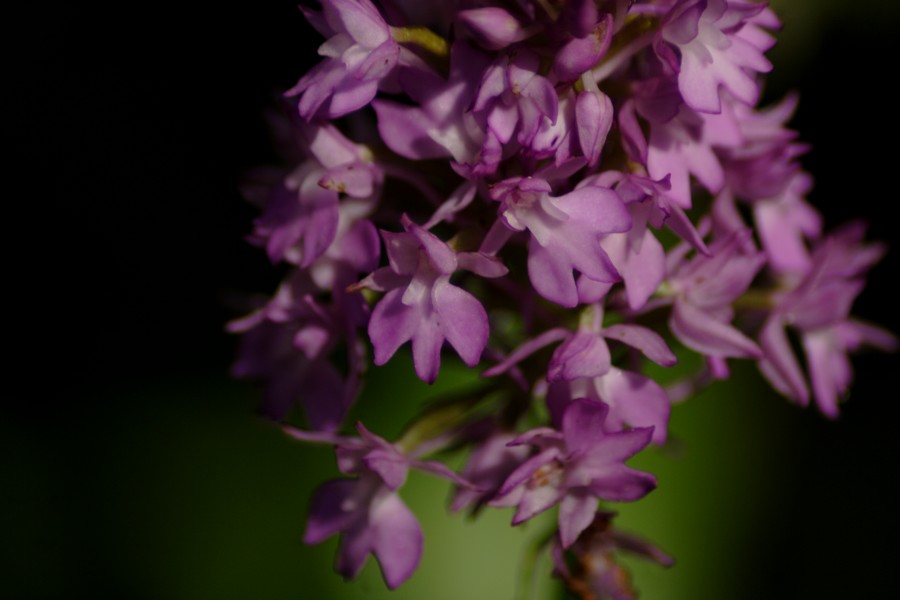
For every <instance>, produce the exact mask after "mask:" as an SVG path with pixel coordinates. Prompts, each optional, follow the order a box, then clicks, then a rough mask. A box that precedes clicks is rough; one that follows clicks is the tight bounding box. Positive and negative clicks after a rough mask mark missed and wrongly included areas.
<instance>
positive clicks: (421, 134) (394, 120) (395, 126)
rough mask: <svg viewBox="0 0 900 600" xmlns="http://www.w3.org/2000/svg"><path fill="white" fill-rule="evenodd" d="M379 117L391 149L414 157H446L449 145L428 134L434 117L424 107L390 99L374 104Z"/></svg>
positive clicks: (379, 130)
mask: <svg viewBox="0 0 900 600" xmlns="http://www.w3.org/2000/svg"><path fill="white" fill-rule="evenodd" d="M372 107H373V108H374V109H375V114H376V115H377V116H378V133H380V134H381V139H382V140H384V143H385V144H387V146H388V148H390V149H391V150H393V151H394V152H396V153H397V154H399V155H400V156H403V157H404V158H409V159H412V160H426V159H430V158H444V157H447V156H449V155H450V152H448V151H447V149H446V148H444V147H443V146H441V145H440V144H438V143H437V142H435V141H434V140H432V139H431V137H430V136H429V135H428V129H427V128H428V124H429V121H430V119H429V118H428V117H427V116H426V115H425V113H424V112H423V111H422V109H419V108H412V107H408V106H404V105H402V104H396V103H394V102H390V101H388V100H376V101H375V102H373V103H372Z"/></svg>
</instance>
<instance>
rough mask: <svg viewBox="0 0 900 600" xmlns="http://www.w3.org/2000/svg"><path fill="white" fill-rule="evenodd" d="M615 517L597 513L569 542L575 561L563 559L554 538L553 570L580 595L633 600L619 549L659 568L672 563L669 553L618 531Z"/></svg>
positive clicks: (629, 577) (561, 551) (628, 575)
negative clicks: (572, 541) (614, 523)
mask: <svg viewBox="0 0 900 600" xmlns="http://www.w3.org/2000/svg"><path fill="white" fill-rule="evenodd" d="M614 516H615V514H614V513H610V512H598V513H597V515H596V517H595V518H594V521H593V522H592V523H591V524H590V526H589V527H588V528H587V529H585V530H584V532H583V533H582V534H581V535H580V536H579V537H578V539H577V540H576V541H575V543H574V544H572V545H571V546H570V547H569V549H568V552H569V553H570V554H572V555H573V556H574V557H575V558H576V560H575V562H574V563H572V564H570V563H569V562H567V561H566V558H565V555H566V550H565V549H564V547H563V546H562V544H561V543H560V541H559V539H558V538H557V539H555V540H554V544H553V549H552V556H553V563H554V573H555V574H556V575H558V576H559V577H561V578H562V580H563V581H564V582H565V584H566V586H567V587H568V588H569V589H570V590H572V591H573V592H574V593H576V594H578V595H580V596H581V597H583V598H596V599H598V600H635V599H636V598H637V597H638V595H637V592H636V591H635V590H634V588H633V587H632V583H631V575H630V573H629V572H628V570H627V569H626V568H625V567H624V566H623V565H622V564H620V562H619V561H618V560H616V555H617V554H618V552H620V551H624V552H625V553H628V554H633V555H635V556H639V557H641V558H644V559H647V560H651V561H653V562H655V563H657V564H658V565H661V566H663V567H670V566H672V565H673V564H674V562H675V561H673V560H672V559H671V558H670V557H669V556H667V555H666V554H664V553H663V552H662V551H661V550H659V548H657V547H656V546H654V545H652V544H650V543H649V542H647V541H646V540H643V539H640V538H638V537H635V536H633V535H630V534H627V533H624V532H621V531H619V530H617V529H616V528H615V527H613V525H612V519H613V517H614Z"/></svg>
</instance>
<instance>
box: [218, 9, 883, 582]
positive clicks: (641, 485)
mask: <svg viewBox="0 0 900 600" xmlns="http://www.w3.org/2000/svg"><path fill="white" fill-rule="evenodd" d="M302 11H303V14H304V16H305V17H306V18H307V20H308V21H309V22H310V24H311V25H312V26H313V27H314V28H315V29H316V30H317V31H318V32H320V33H321V34H322V35H323V36H324V38H325V41H324V43H323V44H322V45H321V46H320V47H319V54H320V55H321V56H322V61H321V62H319V63H318V64H317V65H316V66H315V67H313V69H312V70H311V71H309V73H307V74H306V75H304V76H303V77H302V78H301V79H300V81H299V82H298V83H297V85H296V86H294V88H292V89H291V90H290V91H289V92H288V93H287V97H288V98H289V99H290V101H291V103H292V111H291V112H292V114H291V116H290V117H289V118H288V120H287V121H288V122H287V123H286V124H285V125H284V128H283V131H282V133H283V134H284V135H283V137H284V138H285V139H286V140H289V141H290V144H291V149H292V151H291V154H292V156H291V158H292V160H293V161H294V163H293V164H292V165H291V166H290V167H289V168H287V169H286V170H277V171H266V172H264V173H262V175H263V176H264V177H263V178H264V179H265V180H266V185H264V186H258V188H254V189H255V190H256V193H254V194H253V197H254V198H253V199H254V200H256V201H257V202H258V203H259V204H260V205H261V209H262V213H261V216H260V217H259V218H258V219H257V220H256V222H255V224H254V230H253V233H252V235H251V241H252V242H254V243H256V244H258V245H260V246H262V247H264V248H265V250H266V252H267V253H268V256H269V258H270V259H271V260H272V261H273V262H278V263H286V264H287V265H288V274H287V276H286V278H285V281H284V283H283V284H282V285H281V286H280V288H279V289H278V291H277V292H276V293H275V295H274V296H273V298H272V299H271V300H269V301H268V302H266V303H265V304H263V305H261V306H260V307H259V308H258V309H257V310H256V311H255V312H253V313H252V314H250V315H249V316H246V317H244V318H242V319H239V320H236V321H234V322H232V323H231V324H230V326H229V327H230V329H231V330H233V331H235V332H240V333H242V334H243V338H242V345H241V348H240V352H239V358H238V360H237V362H236V364H235V366H234V372H235V374H236V375H238V376H242V377H252V378H257V379H260V380H262V381H263V382H264V383H265V386H266V387H265V389H266V391H265V402H264V412H265V413H266V414H267V415H268V416H269V417H271V418H273V419H275V420H278V421H282V422H286V421H287V419H289V418H290V415H291V412H292V410H293V408H294V407H295V406H299V407H301V408H302V411H303V415H304V417H303V418H305V426H304V428H303V429H299V428H295V427H292V426H288V425H285V429H286V431H288V433H290V435H292V436H293V437H294V438H296V439H298V440H302V441H307V442H320V443H329V444H334V445H335V446H336V452H337V459H338V466H339V469H340V471H341V472H342V473H343V474H344V475H346V476H348V478H345V479H339V480H335V481H331V482H328V483H326V484H324V485H323V486H322V487H321V488H320V489H319V490H318V492H317V493H316V494H315V496H314V498H313V500H312V506H311V509H310V514H309V521H308V525H307V531H306V535H305V541H306V542H307V543H318V542H320V541H322V540H324V539H326V538H328V537H330V536H332V535H335V534H339V535H340V536H341V544H340V548H339V550H338V559H337V567H336V568H337V570H338V571H339V572H340V573H341V574H342V575H344V576H345V577H354V576H355V575H356V574H357V573H359V571H360V569H361V568H362V566H363V564H364V562H365V560H366V558H367V556H368V555H369V554H372V555H374V556H375V557H376V559H377V560H378V561H379V563H380V565H381V569H382V572H383V574H384V578H385V581H386V583H387V585H388V586H389V587H391V588H393V587H396V586H398V585H400V584H402V583H403V582H404V581H405V580H406V579H408V578H409V577H410V576H411V575H412V574H413V572H414V571H415V569H416V566H417V565H418V562H419V558H420V556H421V553H422V549H423V537H422V532H421V529H420V527H419V524H418V522H417V520H416V517H415V516H414V515H413V513H412V512H411V511H410V510H409V508H407V507H406V505H405V504H404V503H403V501H402V499H401V498H400V496H399V494H398V491H399V490H400V488H401V487H402V485H403V483H404V481H405V479H406V475H407V471H408V470H409V469H410V468H414V469H420V470H425V471H428V472H430V473H433V474H436V475H439V476H441V477H444V478H446V479H448V480H450V481H451V482H453V483H454V485H455V486H456V487H457V489H456V493H455V495H454V498H453V502H452V508H453V509H454V510H460V509H463V508H469V509H471V510H473V511H476V510H482V509H484V508H485V507H515V515H514V517H513V525H518V524H520V523H523V522H525V521H527V520H529V519H531V518H532V517H533V516H535V515H537V514H539V513H542V512H544V511H547V510H548V509H550V508H552V507H555V506H558V534H557V535H556V536H555V538H554V539H553V541H552V544H551V545H552V552H553V556H554V559H555V562H556V572H557V574H558V575H559V576H560V577H562V578H563V580H564V581H565V582H566V583H567V584H568V585H569V587H570V588H571V589H572V590H573V591H574V592H576V593H579V594H582V595H583V596H584V597H593V598H631V597H633V592H632V590H631V589H630V586H629V585H627V577H625V576H624V575H623V574H624V571H623V567H621V566H620V565H619V564H618V563H617V562H616V558H615V555H616V552H617V551H619V550H625V551H630V552H633V553H637V554H639V555H642V556H644V557H646V558H650V559H652V560H654V561H656V562H658V563H660V564H665V565H668V564H670V563H671V560H670V559H669V558H668V557H666V556H665V555H663V554H662V553H661V552H659V551H658V550H656V549H655V548H653V547H652V546H651V545H649V544H648V543H646V542H643V541H641V540H637V539H636V538H633V537H631V536H629V535H628V534H624V533H621V532H618V531H617V530H615V529H614V528H613V526H612V524H611V519H612V516H611V513H609V512H607V511H606V510H604V509H603V508H602V506H604V503H606V502H630V501H634V500H638V499H640V498H642V497H643V496H644V495H646V494H647V493H649V492H650V491H652V490H653V489H654V487H655V486H656V480H655V479H654V477H653V476H652V475H650V474H649V473H644V472H641V471H638V470H635V469H633V468H631V467H628V466H626V464H625V462H626V461H627V460H628V459H629V458H631V457H632V456H634V455H635V454H637V453H638V452H640V451H642V450H643V449H645V448H647V447H648V446H650V445H651V444H662V443H664V442H665V441H666V434H667V427H668V420H669V413H670V408H671V403H672V401H676V400H677V401H680V400H683V399H684V398H685V397H686V396H688V395H690V394H692V393H695V392H696V391H697V390H698V389H700V387H701V386H703V385H706V384H708V383H709V382H710V381H712V380H715V379H723V378H727V377H728V375H729V366H728V360H729V359H732V360H733V359H749V360H753V361H756V362H757V364H758V365H759V369H760V371H761V373H762V374H763V376H764V377H765V378H766V379H767V380H768V381H769V382H770V383H771V385H772V386H773V387H774V388H775V389H776V390H777V391H779V392H780V393H782V394H783V395H785V396H786V397H788V398H789V399H791V400H793V401H794V402H797V403H799V404H802V405H806V404H808V403H809V401H810V399H811V398H813V399H814V400H815V402H816V404H817V406H818V408H819V410H820V411H821V412H822V413H823V414H824V415H826V416H827V417H831V418H833V417H836V416H837V415H838V404H839V400H840V399H841V396H842V395H844V394H845V392H846V391H847V389H848V386H849V385H850V383H851V379H852V371H851V366H850V362H849V360H848V353H850V352H852V351H854V350H856V349H857V348H859V347H860V346H862V345H870V346H874V347H877V348H881V349H884V350H891V349H894V348H895V347H896V345H897V343H896V339H895V338H894V336H892V335H891V334H889V333H888V332H886V331H884V330H882V329H879V328H878V327H876V326H874V325H870V324H866V323H863V322H861V321H859V320H857V319H855V318H853V317H851V316H850V311H851V307H852V304H853V301H854V299H855V298H856V296H857V295H858V294H859V293H860V292H861V291H862V289H863V287H864V278H865V275H866V272H867V270H868V269H869V268H870V267H871V266H872V265H873V264H874V263H875V262H876V261H878V259H879V258H880V257H881V256H882V254H883V252H884V249H883V247H882V246H881V245H878V244H872V243H867V242H865V240H864V228H863V226H862V225H861V224H854V225H851V226H849V227H845V228H844V229H841V230H839V231H837V232H835V233H831V234H828V233H825V232H824V231H823V227H822V223H821V218H820V216H819V214H818V212H817V211H816V209H815V208H814V207H812V206H811V205H810V204H809V203H807V201H806V200H805V198H804V196H805V195H806V193H807V192H808V191H809V190H810V188H811V178H810V176H809V175H808V174H807V173H805V172H804V171H803V169H802V167H801V166H800V163H799V162H798V157H799V156H800V155H802V154H803V153H804V152H805V151H806V150H807V148H806V146H805V145H804V144H802V143H800V142H798V141H797V135H796V133H795V132H793V131H791V130H790V129H788V128H787V127H786V122H787V121H788V120H789V118H790V117H791V115H792V113H793V110H794V108H795V105H796V100H795V98H793V97H789V98H788V99H786V100H785V101H783V102H782V103H780V104H778V105H776V106H774V107H770V108H765V109H758V108H757V107H756V104H757V102H758V99H759V96H760V80H761V79H760V78H761V76H762V74H764V73H766V72H768V71H769V70H770V69H771V64H770V63H769V61H768V60H767V59H766V57H765V52H766V51H767V50H768V49H769V48H770V47H771V46H772V45H773V44H774V38H773V37H772V35H771V32H772V31H773V30H776V29H777V28H778V27H779V22H778V20H777V18H776V17H775V15H774V14H773V13H772V11H771V10H770V9H769V8H767V6H766V5H765V4H764V3H758V2H751V1H750V0H565V1H563V0H505V1H504V0H488V1H474V0H455V1H447V2H435V3H414V2H408V1H406V0H383V1H382V2H378V3H375V2H374V1H370V0H321V4H320V6H317V7H315V8H305V7H304V8H302ZM666 228H667V229H668V230H670V232H671V233H672V234H674V235H668V234H663V230H664V229H666ZM792 338H793V339H794V340H796V343H792ZM407 342H409V344H410V346H411V353H412V360H413V365H414V370H415V373H416V375H417V376H418V377H419V378H421V379H422V380H423V381H426V382H428V383H432V382H434V381H435V380H436V379H437V377H438V376H439V373H440V365H441V355H442V353H443V352H444V351H445V349H450V350H452V352H453V353H455V354H456V355H458V357H459V358H460V359H461V360H462V362H464V363H465V364H466V365H468V366H469V367H472V368H479V367H484V370H483V371H482V376H483V377H484V378H485V380H486V381H487V382H488V383H489V385H487V386H486V387H485V388H484V390H483V392H482V393H481V395H480V396H479V395H478V394H476V395H475V396H476V397H475V398H474V399H473V398H472V397H471V395H467V396H466V398H465V399H464V400H457V401H454V402H455V404H454V402H451V403H450V404H448V405H446V406H443V407H440V408H439V409H435V410H427V411H425V412H423V413H422V414H420V415H411V416H410V425H409V428H408V429H407V432H406V433H405V434H404V435H403V436H402V437H401V438H400V439H399V440H397V441H396V442H394V443H390V442H388V441H386V440H384V439H382V438H381V437H379V436H377V435H375V434H373V433H371V432H369V431H368V430H367V429H366V428H365V427H364V426H363V425H362V424H358V425H357V432H358V435H356V436H342V435H339V434H338V432H339V431H341V430H342V429H343V428H345V426H346V421H347V417H348V414H349V411H350V410H351V408H352V406H353V403H354V401H355V400H356V398H357V396H358V393H359V390H360V387H361V385H362V383H363V380H364V375H365V372H366V369H367V368H368V366H369V364H370V363H374V364H375V365H382V364H385V363H386V362H388V361H389V360H391V359H392V358H393V357H394V356H395V355H396V354H397V353H398V351H399V350H400V349H401V348H403V347H404V346H406V344H407ZM445 342H446V344H445ZM551 347H552V352H551V351H550V348H551ZM672 348H675V350H677V351H678V353H680V354H681V353H690V352H694V353H697V354H699V355H701V356H702V357H703V361H702V367H701V368H700V369H699V370H698V371H697V372H693V373H689V374H687V375H686V377H685V378H684V379H683V380H680V381H678V382H676V384H673V385H670V386H669V387H668V388H666V387H664V386H663V385H661V384H660V383H659V382H657V381H655V380H654V379H653V378H651V377H649V376H648V375H647V374H646V360H645V359H647V360H649V361H652V362H654V363H656V364H658V365H661V366H663V367H670V366H672V365H674V364H675V363H676V362H677V358H676V353H674V352H673V351H672ZM450 448H452V449H467V450H469V451H470V456H469V460H468V463H467V464H466V466H465V468H464V469H463V471H462V472H461V474H455V473H454V472H453V471H451V470H450V469H449V468H447V467H446V466H444V465H442V464H441V463H439V462H437V461H433V460H432V461H425V460H422V459H421V457H423V456H425V455H427V454H431V453H434V452H436V451H439V450H446V449H450ZM567 557H569V558H570V559H571V560H567ZM573 561H574V562H573ZM573 564H577V565H579V566H578V568H575V569H573V568H572V566H571V565H573Z"/></svg>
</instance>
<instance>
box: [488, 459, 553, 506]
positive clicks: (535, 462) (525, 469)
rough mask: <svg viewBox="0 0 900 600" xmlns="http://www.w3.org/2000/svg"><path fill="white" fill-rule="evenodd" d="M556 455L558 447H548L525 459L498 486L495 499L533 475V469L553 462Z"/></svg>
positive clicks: (535, 469)
mask: <svg viewBox="0 0 900 600" xmlns="http://www.w3.org/2000/svg"><path fill="white" fill-rule="evenodd" d="M558 456H559V448H548V449H546V450H544V451H543V452H541V453H540V454H537V455H535V456H532V457H531V458H529V459H528V460H526V461H525V462H524V463H522V464H521V465H519V466H518V467H517V468H516V469H515V470H514V471H513V472H512V473H510V475H509V477H507V478H506V481H504V482H503V485H502V486H500V490H499V491H498V492H497V499H498V500H500V499H501V497H502V496H505V495H507V494H509V493H510V492H511V491H512V490H513V489H515V488H517V487H519V486H520V485H522V484H524V483H525V481H527V480H528V478H530V477H531V476H532V475H534V473H535V471H537V470H538V469H540V468H541V467H543V466H544V465H546V464H549V463H551V462H553V461H554V460H555V459H556V457H558Z"/></svg>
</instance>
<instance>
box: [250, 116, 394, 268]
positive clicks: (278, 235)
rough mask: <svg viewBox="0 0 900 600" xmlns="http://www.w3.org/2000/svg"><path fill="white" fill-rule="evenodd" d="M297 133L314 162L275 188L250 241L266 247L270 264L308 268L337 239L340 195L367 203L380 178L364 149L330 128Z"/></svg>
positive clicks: (303, 127)
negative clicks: (276, 262)
mask: <svg viewBox="0 0 900 600" xmlns="http://www.w3.org/2000/svg"><path fill="white" fill-rule="evenodd" d="M301 134H302V139H303V140H304V141H305V142H306V144H307V146H306V149H307V151H308V153H309V154H311V155H312V157H311V158H310V159H308V160H307V161H305V162H303V163H302V164H301V165H300V166H299V167H297V168H296V169H295V170H294V171H293V172H292V173H290V174H289V175H288V176H287V177H286V178H285V179H284V181H283V183H281V184H279V185H277V186H275V187H274V189H273V190H272V192H271V194H270V196H269V198H268V201H267V204H266V207H265V210H264V212H263V214H262V215H260V217H259V218H258V219H257V220H256V222H255V228H254V233H253V238H254V239H256V240H259V241H260V242H262V243H264V244H265V246H266V250H267V252H268V254H269V258H270V259H271V260H272V261H277V260H286V261H288V262H291V263H294V264H297V265H299V266H300V267H308V266H309V265H310V264H311V263H312V262H313V261H314V260H315V259H317V258H318V257H319V256H321V255H322V254H323V253H324V252H325V251H326V250H327V249H328V248H329V247H330V246H331V244H332V242H334V240H335V237H336V235H337V233H338V224H339V221H340V219H341V215H340V210H339V198H340V195H341V194H346V195H347V196H349V197H352V198H358V199H360V200H369V204H371V201H372V200H374V199H375V197H377V195H378V194H379V193H380V189H381V185H382V183H383V180H384V173H383V172H382V171H381V169H380V168H379V167H377V166H376V165H375V164H374V162H373V161H372V157H371V153H370V152H369V151H368V149H367V148H365V147H364V146H361V145H358V144H354V143H353V142H351V141H350V140H348V139H347V138H346V137H344V136H343V134H341V133H340V132H339V131H338V130H337V129H336V128H335V127H333V126H331V125H325V126H302V127H301ZM362 212H365V211H362Z"/></svg>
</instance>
